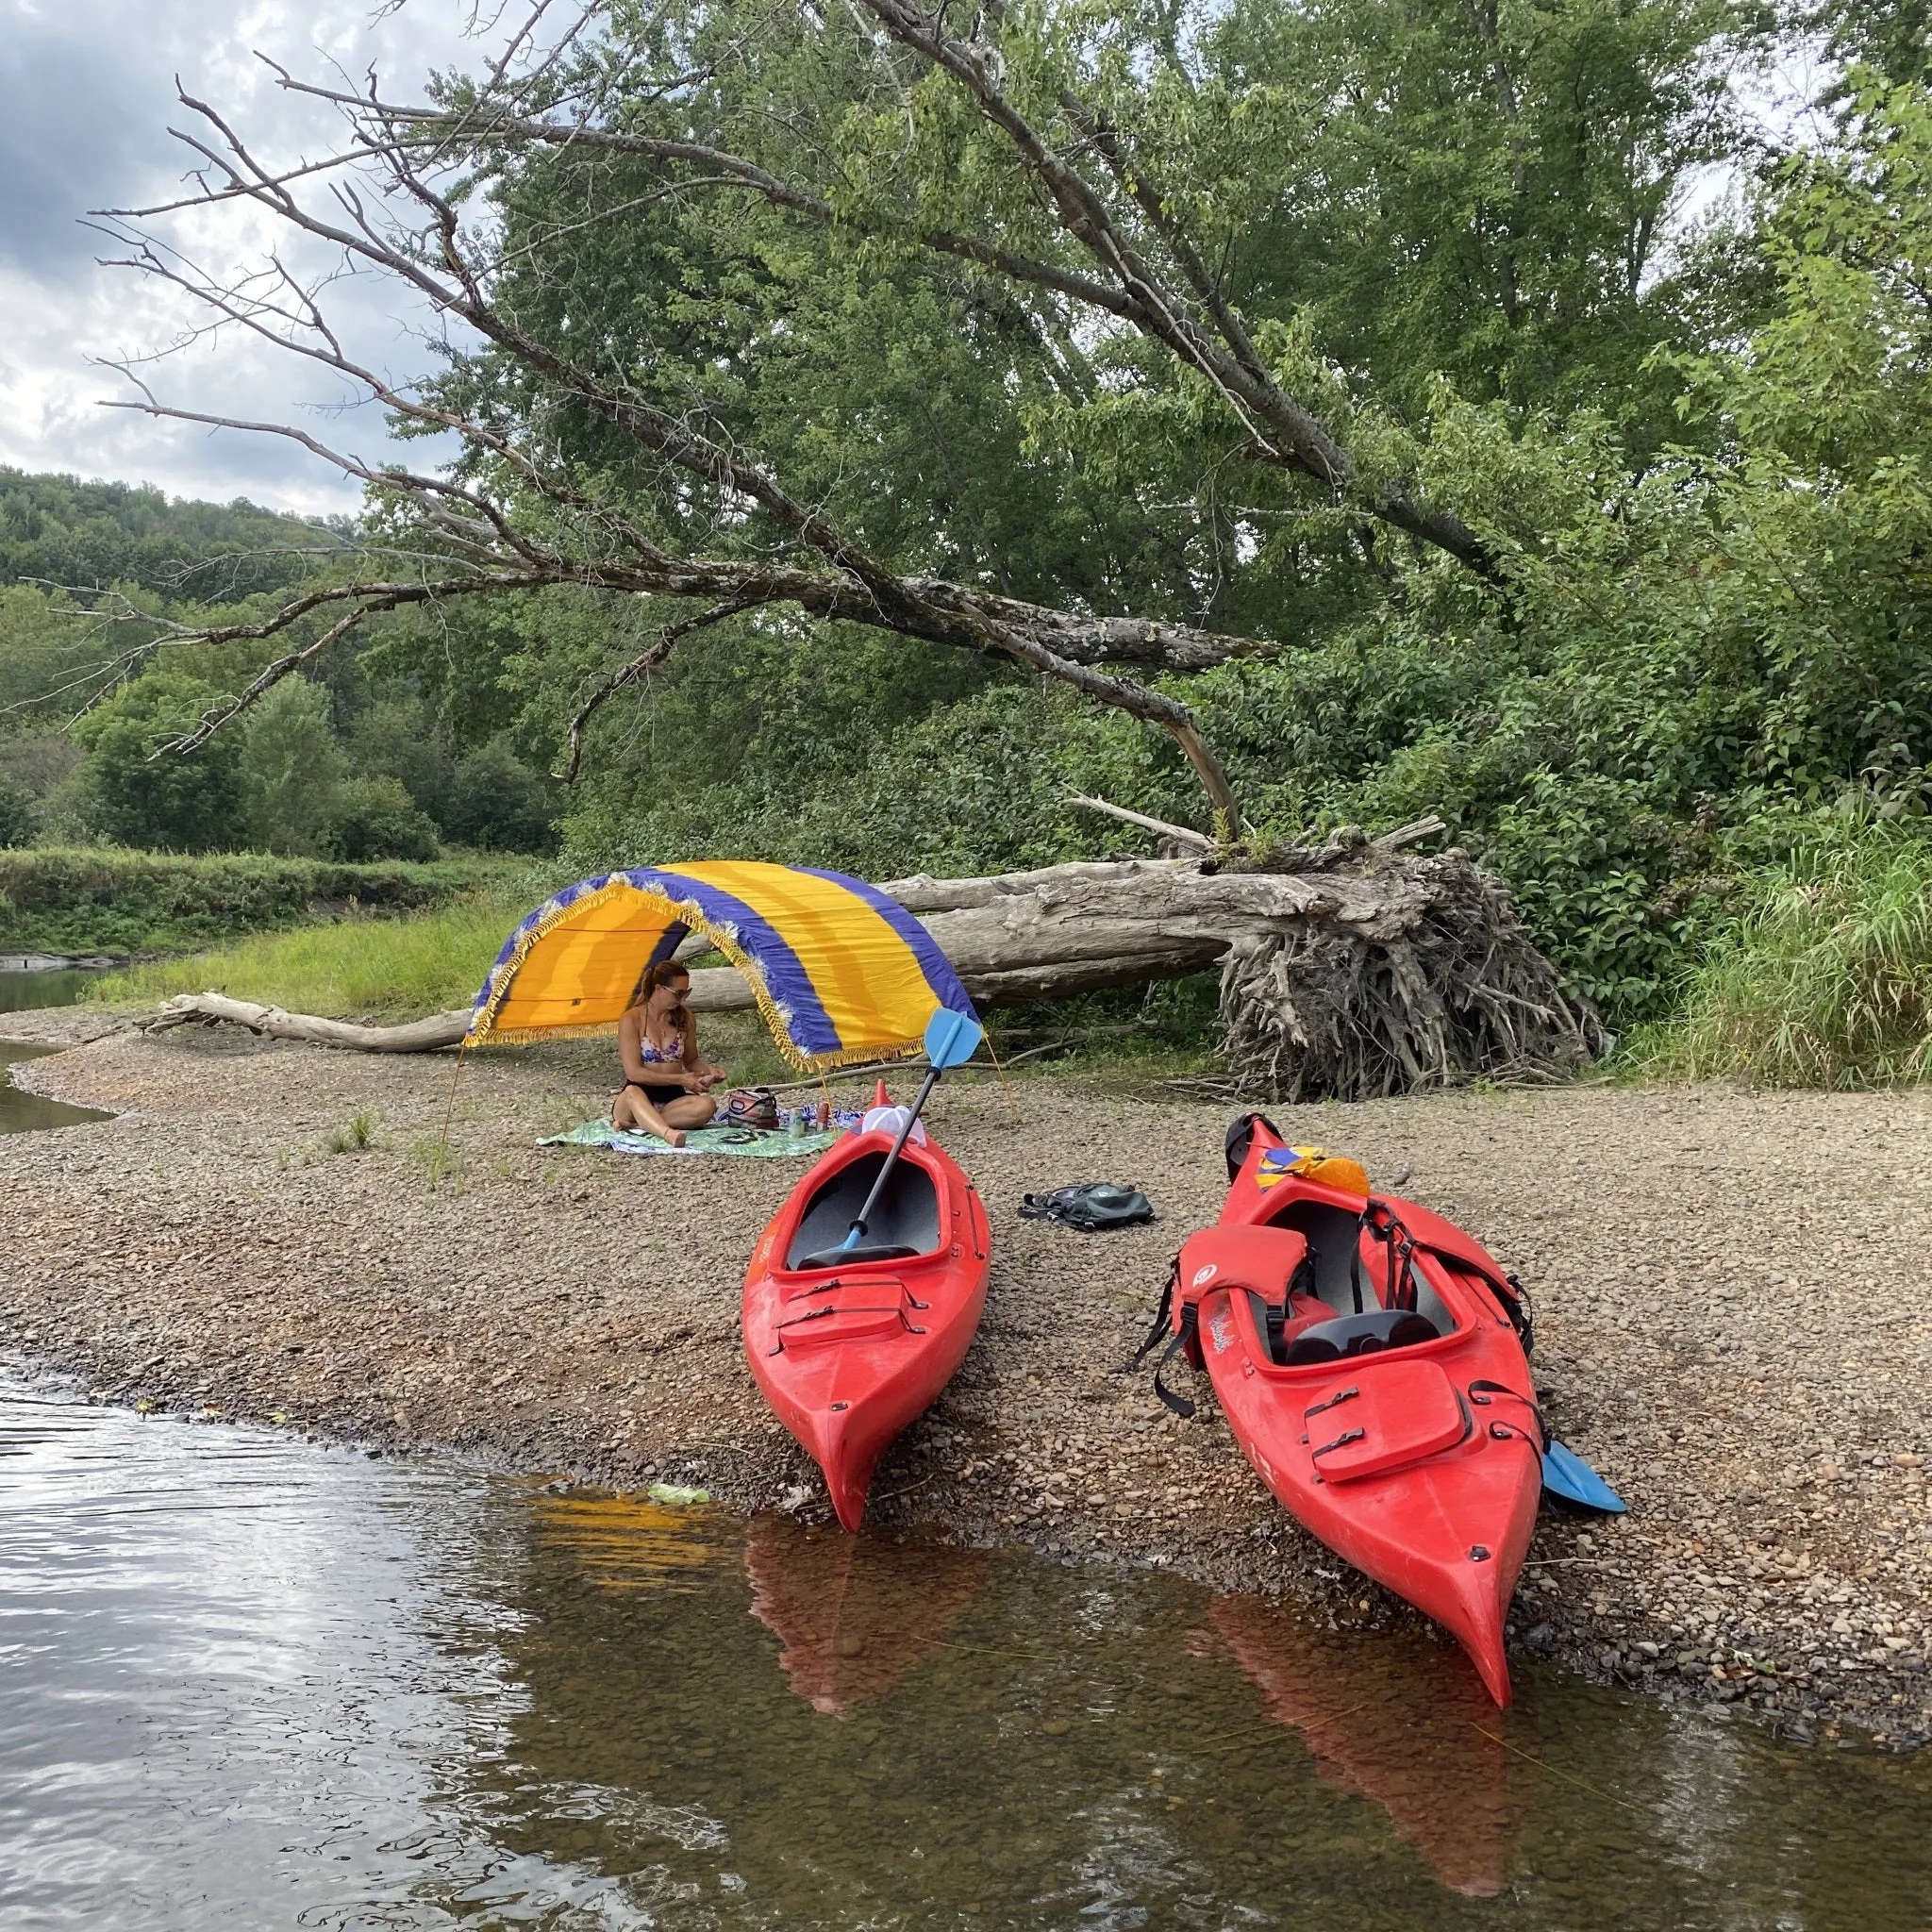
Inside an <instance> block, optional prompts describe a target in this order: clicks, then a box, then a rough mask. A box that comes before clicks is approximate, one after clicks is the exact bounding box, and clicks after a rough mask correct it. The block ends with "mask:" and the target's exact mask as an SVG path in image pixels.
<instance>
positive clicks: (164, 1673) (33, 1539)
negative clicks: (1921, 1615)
mask: <svg viewBox="0 0 1932 1932" xmlns="http://www.w3.org/2000/svg"><path fill="white" fill-rule="evenodd" d="M0 1522H4V1524H5V1528H6V1534H5V1536H4V1538H0V1657H4V1661H5V1664H6V1666H7V1676H6V1682H7V1686H8V1697H7V1699H6V1701H5V1703H4V1704H0V1927H6V1928H8V1932H13V1928H20V1932H25V1928H28V1927H32V1928H34V1932H41V1928H58V1927H66V1926H87V1927H89V1928H117V1927H121V1926H127V1927H142V1928H147V1927H165V1926H183V1927H189V1926H192V1927H196V1928H200V1927H225V1926H246V1927H250V1928H257V1927H266V1926H281V1925H302V1926H322V1927H342V1928H350V1927H355V1928H362V1927H377V1926H381V1927H415V1926H438V1925H458V1924H460V1925H462V1926H465V1927H478V1926H496V1925H502V1926H541V1927H549V1928H557V1932H565V1928H569V1932H575V1928H591V1927H596V1928H609V1927H628V1926H639V1927H642V1926H654V1927H673V1928H683V1927H692V1928H697V1927H706V1928H712V1927H716V1928H724V1932H738V1928H773V1932H777V1928H784V1932H794V1928H812V1927H859V1926H879V1927H884V1926H907V1927H911V1926H927V1925H957V1926H967V1925H972V1926H991V1925H1011V1926H1025V1927H1029V1928H1030V1927H1036V1926H1069V1927H1073V1926H1083V1927H1127V1926H1139V1925H1147V1926H1169V1925H1172V1926H1181V1927H1201V1928H1204V1932H1205V1928H1221V1927H1226V1926H1235V1925H1248V1924H1254V1925H1275V1924H1279V1925H1288V1926H1301V1925H1313V1924H1320V1925H1321V1926H1322V1927H1323V1928H1324V1932H1327V1928H1331V1927H1332V1928H1337V1932H1349V1928H1361V1932H1371V1928H1374V1932H1402V1928H1406V1927H1418V1928H1420V1927H1430V1928H1436V1927H1449V1928H1459V1927H1464V1926H1469V1927H1478V1926H1479V1927H1483V1928H1485V1932H1488V1928H1491V1927H1508V1928H1516V1927H1524V1928H1528V1927H1536V1928H1542V1927H1557V1926H1584V1925H1588V1926H1591V1927H1629V1928H1632V1932H1635V1928H1640V1927H1641V1928H1644V1932H1649V1928H1653V1927H1658V1926H1664V1925H1669V1926H1673V1927H1698V1926H1711V1927H1713V1928H1715V1927H1723V1928H1725V1932H1740V1928H1746V1927H1756V1926H1759V1925H1767V1926H1769V1925H1776V1926H1789V1927H1792V1928H1834V1927H1845V1928H1848V1932H1849V1928H1853V1927H1856V1928H1857V1932H1892V1928H1899V1932H1904V1928H1907V1927H1911V1928H1914V1932H1917V1928H1919V1927H1921V1926H1923V1925H1924V1924H1926V1923H1927V1922H1928V1921H1932V1851H1928V1841H1932V1831H1928V1826H1932V1780H1928V1777H1927V1775H1926V1773H1925V1771H1924V1768H1923V1767H1922V1766H1921V1765H1920V1764H1918V1763H1917V1762H1916V1761H1915V1760H1906V1759H1898V1758H1892V1757H1879V1756H1875V1755H1871V1754H1857V1755H1853V1756H1841V1755H1839V1754H1836V1753H1829V1754H1828V1753H1824V1752H1806V1751H1800V1750H1795V1749H1791V1748H1789V1747H1781V1746H1778V1745H1776V1744H1774V1743H1773V1742H1772V1741H1770V1740H1768V1739H1766V1738H1765V1737H1763V1736H1762V1735H1760V1734H1759V1733H1757V1732H1756V1731H1753V1730H1751V1729H1749V1728H1747V1727H1745V1726H1743V1725H1738V1724H1724V1723H1721V1722H1718V1721H1716V1720H1713V1719H1709V1718H1706V1717H1694V1716H1685V1715H1681V1714H1679V1715H1673V1714H1671V1713H1667V1712H1664V1711H1662V1710H1660V1709H1658V1708H1657V1707H1654V1706H1651V1705H1647V1704H1644V1703H1642V1702H1640V1701H1638V1700H1634V1699H1629V1698H1624V1697H1621V1696H1618V1695H1616V1694H1614V1693H1611V1692H1608V1691H1602V1690H1598V1689H1593V1688H1591V1687H1589V1686H1585V1685H1580V1684H1576V1683H1574V1682H1571V1681H1569V1680H1566V1679H1564V1678H1562V1677H1560V1676H1558V1675H1556V1674H1550V1673H1536V1674H1530V1675H1528V1677H1527V1678H1526V1680H1525V1681H1524V1683H1523V1686H1522V1688H1523V1692H1524V1694H1523V1697H1522V1700H1521V1702H1520V1703H1519V1705H1518V1706H1517V1707H1516V1708H1515V1709H1514V1710H1512V1711H1511V1712H1509V1713H1507V1716H1499V1715H1497V1714H1496V1713H1494V1712H1492V1711H1491V1710H1490V1709H1489V1707H1488V1706H1487V1705H1486V1704H1484V1703H1483V1702H1482V1701H1481V1700H1480V1698H1479V1696H1478V1697H1475V1698H1474V1699H1472V1696H1471V1690H1472V1686H1473V1684H1474V1679H1473V1678H1472V1677H1470V1675H1469V1673H1468V1670H1467V1666H1466V1665H1465V1664H1464V1663H1463V1662H1462V1660H1461V1658H1460V1657H1458V1656H1457V1654H1456V1653H1455V1652H1454V1651H1453V1650H1451V1649H1449V1648H1447V1647H1446V1646H1436V1645H1433V1644H1430V1643H1427V1642H1426V1641H1422V1640H1419V1639H1418V1638H1417V1637H1416V1636H1415V1635H1414V1634H1413V1633H1411V1632H1390V1633H1362V1634H1341V1633H1331V1632H1326V1631H1322V1632H1315V1631H1310V1630H1309V1629H1307V1627H1305V1626H1302V1625H1299V1624H1295V1623H1294V1622H1293V1621H1292V1620H1291V1619H1290V1618H1289V1617H1288V1616H1286V1615H1285V1614H1284V1613H1282V1612H1281V1611H1280V1610H1278V1609H1276V1608H1273V1607H1268V1606H1265V1605H1262V1604H1258V1603H1256V1602H1253V1601H1251V1600H1242V1599H1219V1600H1217V1599H1212V1598H1209V1597H1208V1596H1206V1595H1205V1594H1204V1593H1202V1592H1200V1591H1194V1590H1191V1589H1190V1588H1189V1587H1188V1586H1186V1585H1184V1584H1180V1583H1178V1582H1176V1581H1174V1579H1173V1578H1171V1577H1165V1576H1159V1575H1154V1574H1129V1575H1123V1574H1105V1575H1102V1574H1097V1573H1093V1572H1085V1573H1083V1572H1080V1571H1076V1570H1064V1569H1058V1568H1055V1567H1051V1566H1046V1565H1042V1564H1040V1563H1037V1562H1034V1561H1032V1560H1030V1559H1025V1558H1021V1557H991V1556H985V1555H974V1554H971V1553H958V1552H945V1551H934V1550H929V1549H924V1548H921V1547H920V1546H918V1545H916V1544H900V1543H895V1542H893V1541H891V1540H890V1539H878V1538H864V1539H859V1540H857V1541H855V1540H852V1539H847V1538H844V1537H842V1536H841V1535H840V1534H839V1533H838V1532H837V1531H828V1530H822V1531H807V1530H801V1529H800V1528H798V1527H797V1526H796V1525H794V1524H791V1523H789V1522H786V1521H783V1520H779V1519H766V1520H763V1521H761V1522H759V1523H757V1524H753V1525H751V1527H750V1529H749V1531H748V1532H747V1531H746V1530H744V1529H743V1528H742V1527H741V1526H740V1525H738V1524H734V1523H732V1522H731V1521H729V1520H728V1519H726V1518H724V1517H723V1516H722V1515H719V1514H717V1513H714V1512H709V1511H695V1512H685V1511H671V1510H663V1509H659V1508H657V1507H655V1506H651V1505H648V1504H645V1503H641V1502H640V1501H638V1500H636V1499H621V1498H607V1497H601V1496H595V1495H589V1494H584V1493H580V1492H573V1493H571V1494H568V1495H563V1496H558V1495H554V1494H549V1493H546V1492H544V1491H541V1490H539V1489H538V1488H537V1487H536V1486H535V1485H533V1484H530V1483H524V1482H516V1481H512V1480H507V1479H486V1478H484V1477H481V1476H478V1475H475V1474H467V1473H464V1472H462V1471H460V1470H451V1469H448V1468H441V1467H439V1468H428V1467H420V1466H412V1465H409V1464H399V1463H397V1462H394V1461H380V1462H373V1461H370V1460H368V1459H366V1458H364V1457H360V1456H358V1455H355V1454H353V1453H349V1452H343V1451H332V1450H327V1449H323V1448H319V1447H316V1446H313V1445H309V1444H305V1443H303V1442H301V1441H295V1440H292V1439H291V1438H288V1437H284V1436H277V1435H274V1434H271V1433H268V1432H264V1431H249V1430H234V1429H226V1428H218V1427H203V1426H191V1425H188V1424H183V1423H178V1422H167V1421H160V1420H155V1421H145V1422H144V1421H142V1420H139V1419H137V1418H135V1417H132V1416H129V1415H126V1414H124V1413H120V1412H117V1411H111V1410H105V1409H96V1408H89V1407H85V1406H84V1405H78V1404H73V1403H64V1402H59V1401H52V1400H47V1399H44V1398H41V1397H37V1396H33V1395H30V1394H27V1393H25V1392H23V1391H0Z"/></svg>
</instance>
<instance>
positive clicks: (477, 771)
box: [443, 738, 557, 853]
mask: <svg viewBox="0 0 1932 1932" xmlns="http://www.w3.org/2000/svg"><path fill="white" fill-rule="evenodd" d="M556 815H557V806H556V801H555V799H554V798H553V797H552V795H551V789H550V787H549V786H548V785H547V784H545V783H544V781H543V779H542V778H541V776H540V775H539V774H537V773H535V772H533V771H532V770H531V769H530V768H529V766H528V765H526V764H525V763H524V761H523V760H522V759H521V758H518V757H517V755H516V753H515V752H514V751H512V750H511V749H510V747H509V745H508V743H506V742H505V741H504V740H503V739H501V738H492V739H491V741H490V742H489V743H488V744H482V745H478V746H477V748H476V749H475V751H473V752H470V753H469V754H468V755H467V756H466V757H465V758H463V759H462V761H461V763H459V764H458V766H457V771H456V782H455V784H454V785H453V786H452V788H451V791H450V803H449V815H448V816H447V817H446V818H445V819H444V820H443V830H444V831H445V832H446V833H447V834H448V835H449V837H450V838H452V839H454V840H455V841H457V842H458V844H462V845H470V846H474V847H475V849H476V850H477V851H479V852H530V853H539V852H550V851H554V850H555V849H556V845H557V834H556V831H555V829H554V824H553V821H554V820H555V818H556Z"/></svg>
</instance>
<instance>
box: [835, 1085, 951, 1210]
mask: <svg viewBox="0 0 1932 1932" xmlns="http://www.w3.org/2000/svg"><path fill="white" fill-rule="evenodd" d="M939 1077H940V1070H939V1068H937V1067H928V1068H927V1069H926V1070H925V1078H924V1081H923V1082H922V1083H921V1085H920V1089H919V1098H918V1099H917V1100H915V1101H914V1102H913V1103H912V1111H911V1112H910V1113H909V1114H908V1115H907V1116H906V1124H905V1125H904V1126H903V1127H901V1128H900V1129H899V1138H898V1139H897V1140H896V1141H893V1142H892V1151H891V1153H890V1154H888V1155H887V1156H886V1164H885V1165H884V1166H883V1167H882V1168H880V1169H879V1171H878V1173H877V1174H876V1175H874V1179H873V1184H872V1192H871V1193H869V1194H868V1195H867V1196H866V1197H865V1206H864V1207H863V1208H860V1209H859V1210H858V1220H857V1221H855V1222H854V1223H853V1224H852V1232H851V1233H850V1234H848V1235H847V1236H846V1237H845V1240H846V1244H847V1245H848V1246H849V1245H850V1244H851V1243H852V1241H854V1240H855V1239H858V1240H863V1239H864V1237H865V1233H866V1229H867V1224H868V1223H870V1221H871V1220H872V1210H873V1209H874V1208H876V1207H877V1206H878V1205H879V1196H880V1195H881V1194H882V1193H884V1192H885V1191H886V1176H887V1175H888V1174H891V1171H892V1169H893V1168H894V1167H895V1166H896V1165H897V1164H898V1160H899V1150H900V1149H901V1148H902V1147H904V1146H905V1144H906V1137H907V1135H908V1134H909V1133H911V1131H912V1124H913V1122H914V1121H916V1120H917V1119H918V1118H919V1115H920V1111H921V1109H922V1108H924V1106H925V1103H926V1100H927V1099H928V1098H929V1096H930V1095H931V1093H932V1090H933V1089H934V1087H936V1086H937V1085H938V1084H939Z"/></svg>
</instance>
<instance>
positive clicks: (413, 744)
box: [0, 469, 557, 862]
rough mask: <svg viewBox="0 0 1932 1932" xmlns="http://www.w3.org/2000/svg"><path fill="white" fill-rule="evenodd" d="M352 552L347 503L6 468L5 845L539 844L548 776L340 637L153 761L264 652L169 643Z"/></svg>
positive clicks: (237, 617) (0, 832) (2, 526)
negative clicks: (200, 493)
mask: <svg viewBox="0 0 1932 1932" xmlns="http://www.w3.org/2000/svg"><path fill="white" fill-rule="evenodd" d="M359 554H360V552H359V547H358V542H357V533H356V531H355V527H354V525H353V524H352V523H350V522H347V521H344V520H341V519H338V520H336V521H335V522H333V523H317V522H312V521H305V520H303V519H301V518H296V517H289V516H283V515H279V514H277V513H276V512H275V511H273V510H269V509H265V508H260V507H258V506H257V505H254V504H251V503H247V502H245V501H238V502H236V503H232V504H226V505H223V504H212V503H195V502H189V501H183V500H180V499H171V498H169V497H167V496H165V495H163V494H162V493H161V492H160V491H156V490H153V489H148V488H139V489H136V488H130V487H129V486H127V485H125V484H122V483H101V482H89V483H82V482H79V481H77V480H76V479H75V478H74V477H72V476H36V475H25V474H24V473H23V472H21V471H17V470H5V469H0V845H8V844H16V845H18V844H25V843H27V842H29V841H34V840H37V839H38V840H41V841H51V842H76V841H78V842H93V841H109V842H113V843H119V844H126V845H131V846H138V847H149V848H158V849H161V850H165V851H170V852H209V851H233V850H256V851H266V852H275V853H280V854H284V855H291V856H297V857H321V858H334V859H341V860H347V861H351V862H361V861H367V860H376V859H426V858H434V857H435V856H436V855H437V853H438V851H439V848H440V847H441V845H443V844H449V845H453V846H456V847H458V848H461V849H467V850H474V851H491V852H497V851H512V852H522V853H541V852H545V851H548V850H550V849H551V848H552V847H553V846H554V845H555V842H556V833H555V829H554V824H553V821H554V819H555V816H556V811H557V792H556V789H555V788H554V787H552V786H551V785H549V784H548V783H547V782H546V781H545V779H544V778H543V776H542V775H541V774H540V773H538V772H535V771H532V770H531V769H529V768H528V767H527V766H525V764H523V763H522V762H521V761H520V760H519V759H518V758H516V756H515V754H514V752H513V751H512V750H511V749H510V747H509V745H508V741H506V740H505V739H504V738H503V737H502V735H501V733H500V732H498V731H496V730H494V729H492V728H490V727H489V726H487V725H485V726H480V727H477V726H475V715H476V714H475V713H471V714H469V716H468V717H467V718H466V720H465V721H464V722H465V723H468V724H472V726H473V728H472V730H471V731H470V733H469V735H468V736H465V735H464V734H463V732H462V731H461V730H459V729H458V727H457V726H456V725H455V724H452V722H451V721H450V720H449V719H448V718H446V717H445V715H444V713H443V710H442V708H441V706H440V705H439V704H438V703H437V702H436V700H435V698H434V697H433V696H425V693H424V691H422V690H421V689H419V685H418V680H417V679H416V678H415V677H414V676H413V675H410V674H409V673H408V672H404V673H403V674H401V675H394V676H391V675H385V674H384V672H383V671H382V669H381V668H380V666H379V665H377V664H375V663H374V662H367V663H365V662H363V661H361V660H359V659H358V658H357V657H356V656H355V655H354V654H353V653H351V652H347V651H344V652H341V653H339V654H336V655H335V656H333V657H331V658H328V659H327V660H326V661H325V662H324V663H321V664H319V665H317V666H316V667H315V671H314V675H313V677H312V678H310V679H302V678H295V679H291V680H290V681H289V682H288V683H287V684H285V685H283V686H281V687H280V688H278V689H277V690H276V691H275V693H274V694H273V696H272V698H271V700H270V701H269V702H268V703H266V704H265V705H263V706H262V707H261V708H260V709H259V711H258V713H256V714H255V715H253V716H252V717H251V718H250V719H249V720H247V721H246V723H245V724H243V725H242V727H241V728H239V729H237V730H236V731H235V732H233V733H232V734H231V735H230V737H229V738H228V740H227V741H225V742H223V743H221V744H218V745H216V746H213V747H211V748H210V750H209V751H208V753H207V754H206V755H204V756H201V757H197V758H192V759H187V760H183V759H180V758H161V759H154V758H151V756H150V755H151V754H152V753H153V752H154V750H155V749H156V747H157V746H158V745H159V744H161V743H164V742H165V741H167V740H168V739H169V738H171V737H174V736H177V735H178V734H179V733H180V732H181V731H182V730H185V729H187V728H190V727H192V725H193V724H194V723H195V722H196V721H197V720H198V719H199V718H200V717H201V715H202V713H203V712H204V711H205V710H207V709H208V708H209V707H211V706H213V705H215V704H216V703H218V702H219V701H220V700H221V699H222V697H223V695H224V693H225V691H229V690H231V689H232V688H233V687H234V685H235V683H236V682H237V680H241V681H243V682H245V681H246V679H247V678H248V677H249V676H250V675H253V673H254V672H255V670H256V669H257V668H258V664H259V662H260V653H259V651H258V650H256V649H252V648H251V647H249V646H247V645H245V644H230V645H228V646H226V647H222V648H217V647H209V646H199V647H195V648H193V649H192V650H185V651H183V652H181V653H180V654H178V655H175V654H173V653H172V652H171V651H170V650H169V649H167V648H164V647H166V646H167V641H168V640H169V638H170V637H171V636H172V635H173V634H175V632H176V631H178V630H179V629H181V628H182V627H184V626H187V627H192V626H194V625H205V624H207V623H208V622H209V621H210V620H214V621H226V622H229V623H233V624H238V625H246V624H248V623H249V622H250V621H251V620H252V619H254V618H256V617H258V615H259V614H261V613H263V612H265V611H267V610H268V609H270V608H273V607H274V603H275V601H276V600H277V599H278V598H279V596H280V595H281V594H283V593H286V592H288V591H291V589H292V588H294V587H298V586H302V585H306V584H308V583H310V582H311V581H314V580H316V579H318V577H322V576H325V575H326V574H327V572H328V571H329V570H330V569H331V567H339V566H341V564H343V563H345V562H346V563H353V560H354V559H355V558H357V557H358V555H359Z"/></svg>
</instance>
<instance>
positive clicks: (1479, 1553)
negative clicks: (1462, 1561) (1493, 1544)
mask: <svg viewBox="0 0 1932 1932" xmlns="http://www.w3.org/2000/svg"><path fill="white" fill-rule="evenodd" d="M1469 1560H1470V1561H1471V1562H1472V1563H1487V1562H1488V1561H1489V1560H1490V1546H1489V1544H1488V1543H1471V1544H1470V1546H1469Z"/></svg>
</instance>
